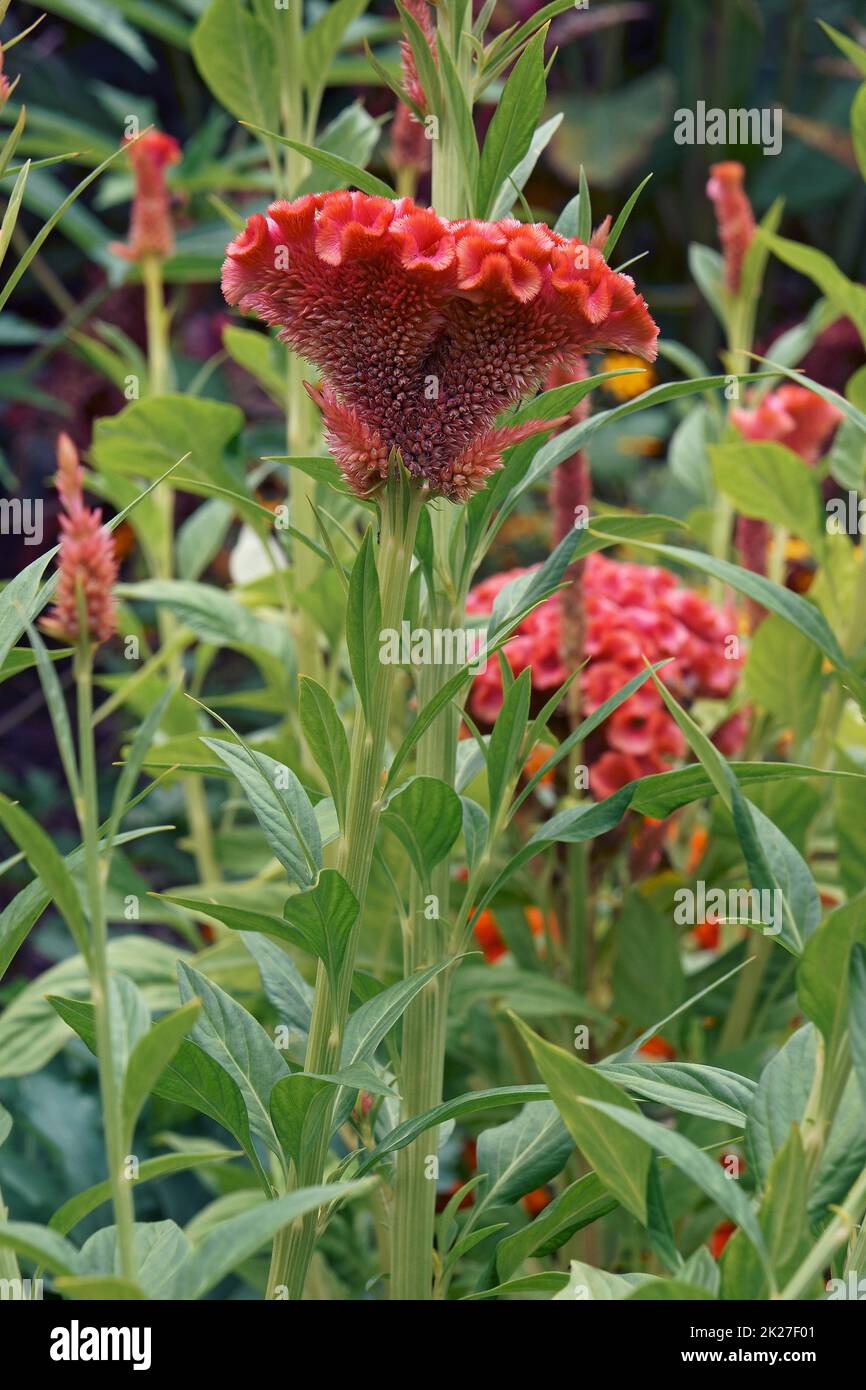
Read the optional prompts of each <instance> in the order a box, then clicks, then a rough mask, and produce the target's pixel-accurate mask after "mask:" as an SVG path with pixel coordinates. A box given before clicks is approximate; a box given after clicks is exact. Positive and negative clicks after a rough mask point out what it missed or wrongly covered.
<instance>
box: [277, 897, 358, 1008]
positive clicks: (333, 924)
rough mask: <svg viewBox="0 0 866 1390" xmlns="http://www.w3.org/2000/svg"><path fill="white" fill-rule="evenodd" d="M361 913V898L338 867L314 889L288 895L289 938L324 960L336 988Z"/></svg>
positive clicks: (332, 983)
mask: <svg viewBox="0 0 866 1390" xmlns="http://www.w3.org/2000/svg"><path fill="white" fill-rule="evenodd" d="M358 912H359V907H358V900H357V898H356V897H355V895H354V893H353V892H352V890H351V888H350V887H349V885H348V883H347V882H346V880H345V879H344V878H343V876H342V874H339V873H338V872H337V870H336V869H323V870H322V872H321V874H320V875H319V880H318V882H317V883H316V884H315V885H314V886H313V887H312V888H308V889H307V891H306V892H305V893H296V894H294V895H293V896H292V897H290V898H287V899H286V902H285V904H284V906H283V916H284V917H285V919H286V923H287V927H286V929H285V930H284V932H283V935H284V937H285V939H286V940H288V941H291V942H292V943H293V944H295V945H302V946H303V947H304V949H305V950H307V951H311V952H312V954H313V955H315V956H316V957H317V958H318V959H319V960H320V961H321V962H322V964H323V965H324V967H325V970H326V971H327V974H328V979H329V980H330V983H331V988H332V989H336V988H337V983H338V981H339V978H340V973H341V971H342V968H343V962H344V960H345V958H346V951H347V950H348V947H349V942H350V940H351V937H352V929H353V928H354V926H355V923H356V921H357V920H358Z"/></svg>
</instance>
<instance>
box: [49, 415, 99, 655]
mask: <svg viewBox="0 0 866 1390" xmlns="http://www.w3.org/2000/svg"><path fill="white" fill-rule="evenodd" d="M55 484H56V487H57V492H58V494H59V497H60V504H61V507H62V509H63V511H62V515H61V518H60V532H61V536H60V557H59V560H58V571H59V573H58V581H57V601H56V603H55V605H54V607H53V608H52V610H51V612H50V613H49V614H48V616H47V617H46V618H43V619H42V622H41V624H40V626H41V627H42V628H43V629H44V630H45V631H46V632H47V633H49V634H50V635H51V636H52V637H57V638H59V639H60V640H61V641H63V642H75V641H77V640H78V636H79V612H78V592H79V589H80V590H81V591H82V592H83V594H84V606H85V611H86V615H87V634H88V636H89V637H90V638H92V640H93V641H95V642H107V641H108V639H109V638H110V637H113V636H114V633H115V632H116V631H117V615H116V613H115V608H114V598H113V595H112V590H113V588H114V585H115V583H116V582H117V559H116V556H115V553H114V542H113V541H112V539H111V536H110V535H109V533H108V531H106V529H105V527H104V526H103V525H102V512H101V511H93V510H92V509H91V508H90V507H86V506H85V505H84V496H83V484H84V473H83V470H82V468H81V465H80V464H79V462H78V451H77V449H76V447H75V445H74V444H73V442H72V440H71V439H70V438H69V435H68V434H61V435H60V436H59V437H58V440H57V474H56V478H55Z"/></svg>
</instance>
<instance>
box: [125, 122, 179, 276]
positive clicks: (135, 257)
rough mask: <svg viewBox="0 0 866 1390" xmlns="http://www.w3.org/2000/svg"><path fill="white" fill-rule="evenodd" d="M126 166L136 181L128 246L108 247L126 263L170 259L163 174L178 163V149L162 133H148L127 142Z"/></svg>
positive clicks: (171, 229) (171, 244) (170, 235)
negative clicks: (129, 165) (155, 258)
mask: <svg viewBox="0 0 866 1390" xmlns="http://www.w3.org/2000/svg"><path fill="white" fill-rule="evenodd" d="M128 145H129V162H130V164H131V165H132V172H133V176H134V178H135V194H134V196H133V200H132V215H131V218H130V223H129V244H128V245H126V246H123V245H120V244H119V243H118V242H112V243H111V250H112V251H114V252H115V254H116V255H118V256H123V257H124V258H125V259H126V260H128V261H140V260H141V259H142V257H143V256H160V257H163V258H164V257H166V256H170V255H171V253H172V251H173V250H174V224H173V222H172V217H171V209H170V206H169V192H168V188H167V186H166V182H165V171H166V169H167V168H168V166H169V165H170V164H177V163H178V162H179V160H180V145H179V144H178V143H177V141H176V140H175V139H174V138H173V137H172V136H171V135H165V134H164V133H163V132H162V131H161V130H149V131H148V132H147V133H146V134H145V135H142V136H141V137H140V138H139V139H138V140H130V141H128Z"/></svg>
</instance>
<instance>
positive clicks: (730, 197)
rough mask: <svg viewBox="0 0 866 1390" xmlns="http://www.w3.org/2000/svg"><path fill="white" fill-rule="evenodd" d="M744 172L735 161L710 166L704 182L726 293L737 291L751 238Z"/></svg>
mask: <svg viewBox="0 0 866 1390" xmlns="http://www.w3.org/2000/svg"><path fill="white" fill-rule="evenodd" d="M745 172H746V171H745V169H744V168H743V166H742V164H739V163H738V162H737V161H736V160H735V159H731V160H727V161H726V162H725V163H723V164H711V165H710V178H709V182H708V183H707V197H708V198H709V199H710V200H711V202H712V204H713V207H714V208H715V213H716V222H717V224H718V229H719V241H720V242H721V246H722V255H723V257H724V262H725V284H726V285H727V287H728V289H729V290H738V289H739V288H740V280H741V278H742V274H743V261H744V260H745V257H746V252H747V251H748V249H749V246H750V245H751V242H752V238H753V237H754V235H755V216H754V213H753V212H752V204H751V203H750V202H749V196H748V194H747V193H746V190H745V189H744V187H743V176H744V174H745Z"/></svg>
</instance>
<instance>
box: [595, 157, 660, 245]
mask: <svg viewBox="0 0 866 1390" xmlns="http://www.w3.org/2000/svg"><path fill="white" fill-rule="evenodd" d="M651 178H652V174H647V176H646V178H645V179H641V181H640V183H639V184H638V186H637V188H636V189H635V191H634V193H632V195H631V197H630V198H629V199H628V200H627V201H626V203H625V206H624V207H623V209H622V212H621V213H620V214H619V217H618V218H617V219H616V221H615V222H614V224H613V226H612V227H611V229H610V231H609V232H608V235H607V240H606V241H605V243H604V249H603V250H602V255H603V256H604V259H605V260H606V261H607V262H608V263H609V262H610V257H611V252H612V251H613V249H614V247H615V246H616V244H617V242H618V241H619V239H620V237H621V236H622V234H623V232H624V231H625V227H626V223H627V222H628V219H629V218H630V217H631V213H632V209H633V207H634V205H635V203H636V202H637V200H638V198H639V197H640V195H641V193H642V192H643V190H644V189H645V188H646V186H647V184H648V183H649V181H650V179H651Z"/></svg>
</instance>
